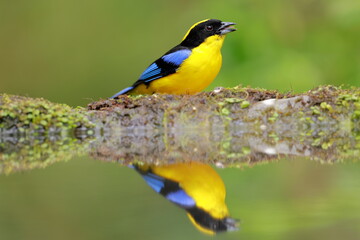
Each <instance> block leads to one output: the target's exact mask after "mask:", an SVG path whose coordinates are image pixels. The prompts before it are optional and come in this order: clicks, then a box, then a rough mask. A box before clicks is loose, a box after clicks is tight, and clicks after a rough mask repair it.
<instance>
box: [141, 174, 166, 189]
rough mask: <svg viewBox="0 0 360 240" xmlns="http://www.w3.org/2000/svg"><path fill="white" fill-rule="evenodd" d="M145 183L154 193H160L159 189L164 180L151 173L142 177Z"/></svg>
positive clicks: (162, 185)
mask: <svg viewBox="0 0 360 240" xmlns="http://www.w3.org/2000/svg"><path fill="white" fill-rule="evenodd" d="M142 177H143V178H144V179H145V181H146V183H147V184H148V185H149V186H150V187H151V188H152V189H154V190H155V192H157V193H160V191H161V189H162V188H163V187H164V179H163V178H162V177H159V176H157V175H155V174H152V173H147V174H145V175H142Z"/></svg>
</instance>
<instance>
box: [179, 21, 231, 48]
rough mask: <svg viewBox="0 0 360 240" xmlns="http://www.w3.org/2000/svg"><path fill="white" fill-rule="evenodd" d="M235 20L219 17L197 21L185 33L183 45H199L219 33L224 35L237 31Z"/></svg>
mask: <svg viewBox="0 0 360 240" xmlns="http://www.w3.org/2000/svg"><path fill="white" fill-rule="evenodd" d="M234 25H235V23H233V22H222V21H220V20H217V19H206V20H203V21H200V22H197V23H195V24H194V25H193V26H191V28H190V29H189V30H188V31H187V33H186V34H185V36H184V38H183V41H182V42H181V45H184V46H187V47H197V46H199V45H200V44H201V43H202V42H204V41H205V40H206V39H207V38H208V37H211V36H214V35H218V36H224V35H225V34H227V33H229V32H234V31H236V28H234V27H233V26H234Z"/></svg>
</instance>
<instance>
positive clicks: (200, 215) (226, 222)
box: [187, 207, 238, 234]
mask: <svg viewBox="0 0 360 240" xmlns="http://www.w3.org/2000/svg"><path fill="white" fill-rule="evenodd" d="M187 212H188V217H189V218H190V220H191V221H192V223H193V224H194V225H195V226H196V228H198V229H199V230H200V231H202V232H204V233H209V234H216V233H219V232H225V231H236V230H238V227H237V225H238V224H237V223H238V221H237V220H235V219H232V218H229V217H226V218H223V219H217V218H214V217H213V216H211V215H210V214H209V213H207V212H205V211H204V210H202V209H200V208H197V207H194V208H190V209H187Z"/></svg>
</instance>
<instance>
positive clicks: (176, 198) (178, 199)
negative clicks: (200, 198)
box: [166, 189, 196, 207]
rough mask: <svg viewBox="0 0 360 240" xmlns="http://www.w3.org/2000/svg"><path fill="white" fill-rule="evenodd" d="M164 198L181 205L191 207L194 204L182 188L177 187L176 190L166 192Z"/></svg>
mask: <svg viewBox="0 0 360 240" xmlns="http://www.w3.org/2000/svg"><path fill="white" fill-rule="evenodd" d="M166 198H167V199H169V200H170V201H171V202H173V203H176V204H178V205H180V206H182V207H193V206H195V205H196V203H195V201H194V199H193V198H192V197H190V196H189V195H187V193H186V192H185V191H184V190H182V189H179V190H177V191H176V192H170V193H168V194H167V195H166Z"/></svg>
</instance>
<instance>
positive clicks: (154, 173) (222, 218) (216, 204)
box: [132, 162, 237, 234]
mask: <svg viewBox="0 0 360 240" xmlns="http://www.w3.org/2000/svg"><path fill="white" fill-rule="evenodd" d="M132 167H133V168H135V169H136V171H138V172H139V173H140V174H141V176H142V177H143V178H144V180H145V181H146V182H147V184H148V185H149V186H150V187H151V188H152V189H154V190H155V191H156V192H157V193H159V194H161V195H163V196H164V197H165V198H167V199H168V200H169V201H171V202H173V203H175V204H176V205H178V206H179V207H181V208H183V209H184V210H185V211H186V212H187V215H188V217H189V219H190V221H191V222H192V223H193V224H194V225H195V226H196V228H198V229H199V230H200V231H202V232H204V233H207V234H215V233H217V232H223V231H234V230H237V221H236V220H234V219H232V218H230V217H229V211H228V208H227V206H226V204H225V195H226V190H225V185H224V182H223V181H222V179H221V178H220V176H219V175H218V174H217V173H216V171H215V170H214V169H213V168H212V167H210V166H209V165H206V164H203V163H200V162H188V163H176V164H167V165H159V166H156V165H147V164H133V165H132Z"/></svg>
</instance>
